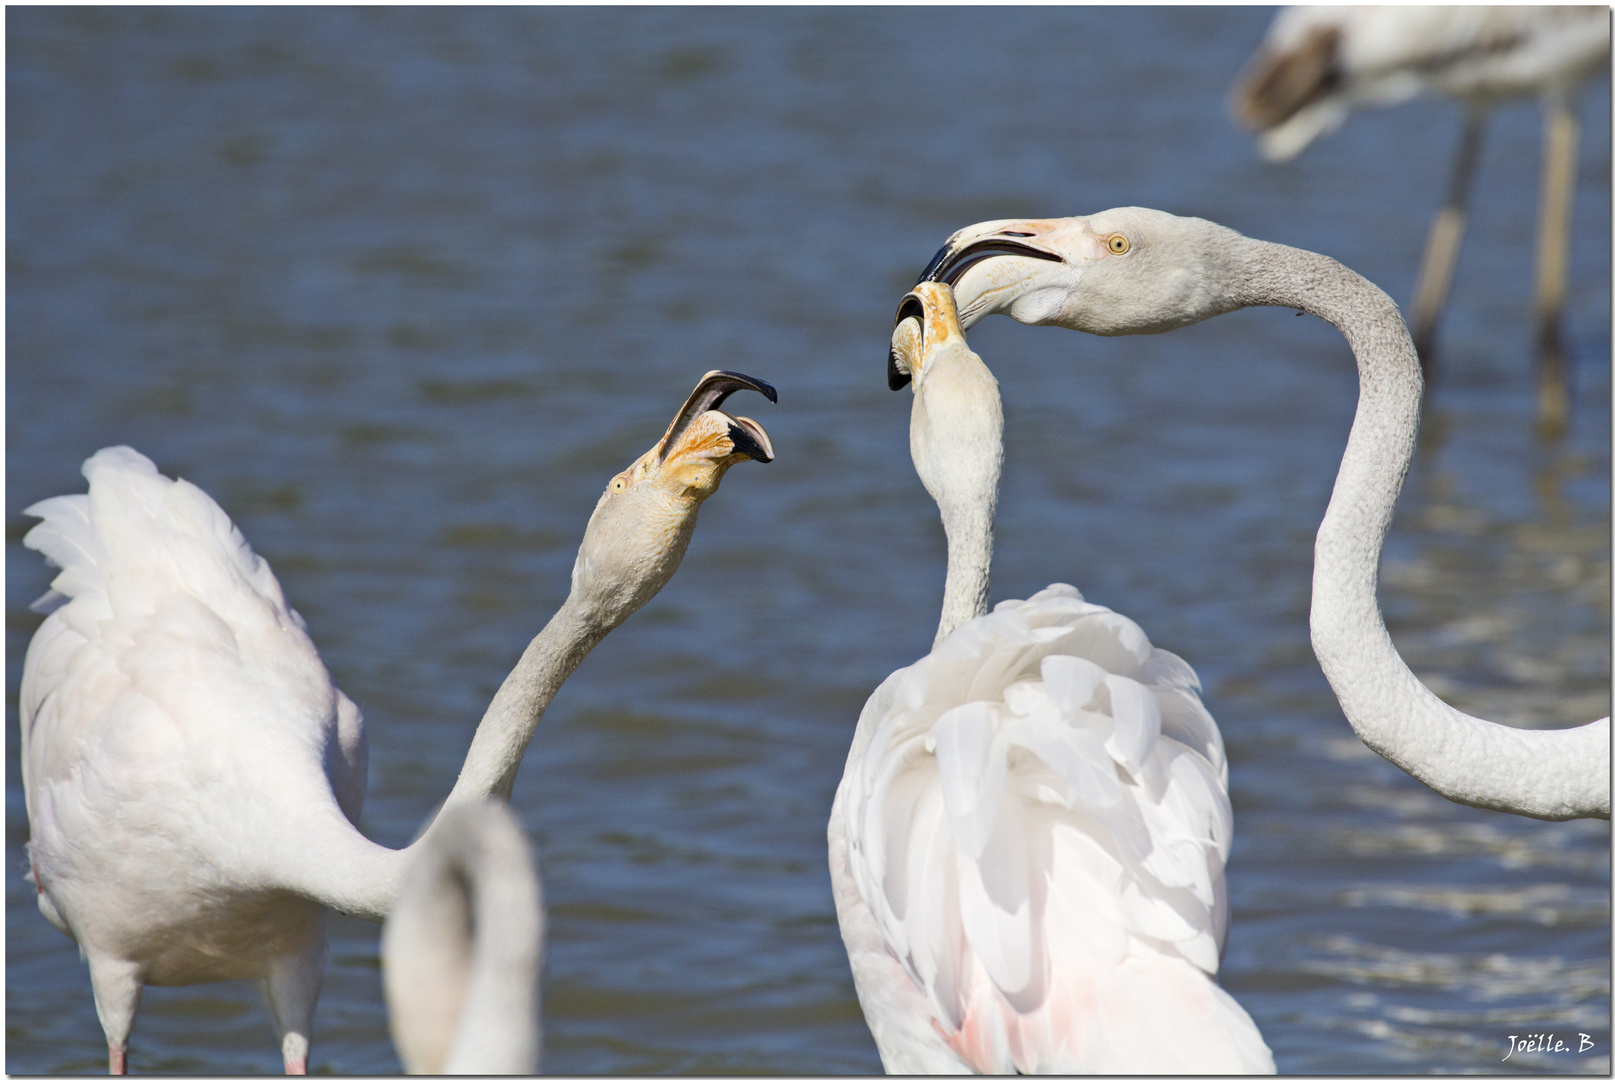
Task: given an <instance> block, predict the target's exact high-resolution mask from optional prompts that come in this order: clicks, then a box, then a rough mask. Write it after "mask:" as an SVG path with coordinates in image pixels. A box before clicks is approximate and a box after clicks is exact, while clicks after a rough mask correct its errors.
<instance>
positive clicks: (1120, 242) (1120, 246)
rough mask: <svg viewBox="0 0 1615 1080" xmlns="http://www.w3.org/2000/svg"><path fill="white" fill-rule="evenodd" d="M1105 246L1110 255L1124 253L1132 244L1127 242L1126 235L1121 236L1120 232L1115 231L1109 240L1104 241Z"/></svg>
mask: <svg viewBox="0 0 1615 1080" xmlns="http://www.w3.org/2000/svg"><path fill="white" fill-rule="evenodd" d="M1105 246H1106V247H1108V248H1109V249H1110V253H1111V254H1112V255H1126V254H1127V252H1128V250H1129V249H1130V248H1131V247H1132V246H1133V245H1132V244H1129V243H1128V242H1127V237H1125V236H1123V235H1122V234H1121V233H1117V234H1116V235H1114V236H1112V237H1111V238H1110V239H1109V240H1107V241H1105Z"/></svg>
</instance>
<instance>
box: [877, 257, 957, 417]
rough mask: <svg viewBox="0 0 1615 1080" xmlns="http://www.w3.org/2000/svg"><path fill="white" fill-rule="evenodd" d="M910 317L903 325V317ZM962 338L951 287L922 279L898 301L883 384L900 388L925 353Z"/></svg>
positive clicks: (910, 378)
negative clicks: (906, 323)
mask: <svg viewBox="0 0 1615 1080" xmlns="http://www.w3.org/2000/svg"><path fill="white" fill-rule="evenodd" d="M905 320H912V323H911V324H910V325H909V326H907V327H905V326H904V325H903V324H904V321H905ZM955 338H957V339H958V340H960V341H962V340H964V329H963V328H962V327H961V326H960V325H959V312H958V310H957V309H956V308H955V307H954V303H953V287H952V286H950V285H948V284H946V283H943V282H935V281H921V282H920V283H919V284H917V285H915V286H914V288H913V289H912V290H911V291H910V292H909V293H908V295H906V296H904V297H903V299H902V300H901V301H900V302H899V303H898V305H897V318H896V320H894V322H893V324H892V347H891V350H890V351H889V352H888V353H887V354H886V385H887V386H888V387H890V388H891V389H893V390H901V389H903V387H905V386H907V385H908V384H909V382H910V381H911V380H912V379H913V378H914V376H915V375H916V374H918V373H919V366H920V364H921V362H922V361H923V358H924V357H925V356H926V354H927V353H928V352H929V351H930V350H932V349H936V348H938V347H940V346H942V345H945V344H947V343H948V342H949V341H950V340H953V339H955Z"/></svg>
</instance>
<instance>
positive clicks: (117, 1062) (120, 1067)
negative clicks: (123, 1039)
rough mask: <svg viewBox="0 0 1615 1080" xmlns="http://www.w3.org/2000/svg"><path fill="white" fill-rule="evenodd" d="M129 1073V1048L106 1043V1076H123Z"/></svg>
mask: <svg viewBox="0 0 1615 1080" xmlns="http://www.w3.org/2000/svg"><path fill="white" fill-rule="evenodd" d="M128 1071H129V1048H128V1047H127V1046H113V1045H112V1044H111V1043H107V1074H108V1075H109V1076H123V1075H124V1074H125V1073H127V1072H128Z"/></svg>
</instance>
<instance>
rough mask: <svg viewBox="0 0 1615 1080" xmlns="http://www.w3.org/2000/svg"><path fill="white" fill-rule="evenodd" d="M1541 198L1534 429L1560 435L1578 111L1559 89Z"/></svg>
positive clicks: (1551, 99)
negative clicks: (1564, 331)
mask: <svg viewBox="0 0 1615 1080" xmlns="http://www.w3.org/2000/svg"><path fill="white" fill-rule="evenodd" d="M1543 107H1544V111H1545V112H1546V114H1547V115H1546V116H1545V117H1544V118H1543V128H1542V198H1541V201H1540V203H1539V204H1538V209H1537V249H1536V326H1537V430H1538V431H1540V432H1541V433H1542V434H1544V435H1546V436H1548V437H1550V438H1551V437H1556V436H1558V435H1560V434H1562V433H1563V431H1564V428H1565V423H1566V421H1567V420H1568V418H1569V414H1570V386H1569V379H1568V377H1567V375H1568V372H1567V370H1566V369H1567V367H1568V365H1567V363H1566V357H1565V347H1564V338H1563V333H1562V331H1561V329H1560V322H1561V319H1562V316H1563V313H1564V305H1565V292H1566V286H1567V282H1568V280H1569V277H1570V207H1571V203H1572V201H1573V200H1574V197H1575V186H1576V143H1577V140H1578V137H1579V135H1580V129H1579V124H1578V123H1577V121H1576V115H1575V113H1574V112H1572V111H1571V108H1570V101H1569V98H1568V96H1567V95H1565V94H1563V93H1553V94H1549V95H1548V96H1547V98H1546V99H1545V101H1544V103H1543Z"/></svg>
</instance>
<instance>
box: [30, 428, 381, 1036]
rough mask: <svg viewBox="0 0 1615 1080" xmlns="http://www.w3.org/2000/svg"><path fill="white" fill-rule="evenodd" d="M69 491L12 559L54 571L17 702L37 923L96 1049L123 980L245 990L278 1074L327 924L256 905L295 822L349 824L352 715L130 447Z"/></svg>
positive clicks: (226, 536)
mask: <svg viewBox="0 0 1615 1080" xmlns="http://www.w3.org/2000/svg"><path fill="white" fill-rule="evenodd" d="M84 475H85V477H86V478H87V479H88V480H89V481H90V491H89V493H88V494H87V495H66V496H60V497H57V498H53V499H48V500H45V501H44V502H41V503H38V504H36V505H34V506H32V507H30V508H29V510H28V511H27V512H28V513H30V514H34V515H37V516H40V517H42V518H43V519H44V520H43V521H42V522H41V524H39V525H37V526H35V527H34V529H33V530H32V531H30V532H29V534H28V536H27V537H26V539H25V541H24V542H25V543H26V545H27V546H28V547H31V548H34V549H35V550H38V551H40V552H42V553H44V554H45V555H46V556H47V557H48V558H50V559H51V561H53V562H55V563H56V564H57V565H58V566H60V567H61V568H62V571H61V573H60V574H59V575H57V577H56V579H55V581H54V582H53V594H52V595H51V596H50V597H48V598H47V599H55V598H60V599H62V600H65V603H62V604H61V606H59V607H57V608H56V609H55V610H54V611H53V612H52V613H51V614H50V615H49V617H47V618H46V620H45V622H44V624H43V625H41V627H40V628H39V630H38V632H37V633H36V634H35V636H34V639H33V641H32V642H31V644H30V646H29V649H28V655H27V659H26V661H25V662H24V667H23V677H22V689H21V695H20V699H21V701H20V710H19V712H20V715H21V722H22V742H21V750H22V768H23V786H24V791H25V795H26V799H27V804H28V815H29V821H30V824H31V832H32V839H31V840H30V842H29V845H28V857H29V863H30V866H31V876H32V878H33V882H34V884H35V886H36V888H37V889H38V891H39V906H40V910H41V911H42V912H44V914H45V916H46V918H48V919H49V920H50V921H51V922H52V923H53V924H54V925H55V926H57V927H58V928H59V929H61V930H63V931H64V932H67V933H69V934H71V935H72V936H73V937H74V938H76V939H77V941H78V942H79V945H80V947H81V948H82V949H83V952H84V955H85V958H86V959H87V960H88V962H89V965H90V972H91V979H92V982H93V983H94V986H95V989H96V1001H97V1009H98V1011H99V1012H100V1013H101V1018H102V1021H103V1023H104V1024H105V1025H106V1026H107V1028H108V1032H109V1037H110V1038H112V1039H113V1041H117V1038H116V1033H118V1032H122V1036H123V1039H124V1040H126V1039H127V1033H128V1029H129V1027H130V1025H131V1024H132V1023H133V1019H134V1011H135V1006H136V1005H137V1004H138V1000H139V993H140V986H141V985H142V984H145V983H150V984H153V985H159V986H177V985H186V984H190V983H197V982H209V981H214V980H219V979H237V978H248V977H252V978H259V979H262V980H265V992H266V996H268V998H269V1000H270V1004H271V1009H272V1011H273V1013H274V1014H275V1016H276V1020H277V1028H279V1029H281V1031H280V1033H281V1034H282V1037H283V1040H284V1041H285V1045H284V1046H283V1050H284V1052H285V1053H286V1055H287V1064H288V1066H289V1067H296V1066H298V1065H299V1064H300V1063H301V1061H302V1059H303V1058H304V1057H305V1056H306V1053H307V1042H306V1039H307V1034H308V1023H309V1020H310V1018H311V1016H312V1012H313V1006H314V1000H315V999H316V998H317V996H318V993H319V986H320V980H321V972H322V971H323V966H324V959H325V936H324V914H323V909H321V908H320V907H319V905H317V904H315V903H312V902H310V901H309V900H306V899H303V898H301V897H297V896H292V895H288V894H286V893H284V892H282V891H280V890H278V889H276V888H275V863H276V860H277V859H278V858H283V857H285V856H286V855H287V854H289V853H290V852H291V851H292V850H294V848H295V838H296V823H297V822H298V821H300V820H304V819H306V818H307V816H308V815H309V814H310V813H311V812H317V811H319V810H322V809H324V810H327V811H328V812H330V813H333V814H340V815H341V816H343V817H345V818H346V819H347V820H348V821H350V822H351V821H355V820H356V819H357V818H358V815H359V811H360V808H361V806H362V805H363V801H364V784H365V763H366V749H365V740H364V731H363V727H362V723H361V719H360V715H359V710H358V709H357V708H356V707H354V705H353V703H352V702H351V701H349V700H348V699H347V698H346V697H345V696H344V695H343V694H342V693H341V691H339V690H337V689H336V687H335V686H334V685H333V684H332V682H331V679H330V676H329V674H328V673H327V672H326V670H325V665H324V664H323V663H321V661H320V658H319V655H318V653H317V652H316V651H315V649H314V645H313V643H312V642H311V641H310V640H309V638H308V635H307V633H306V632H305V631H304V628H303V621H302V619H301V618H300V617H299V616H298V615H297V613H296V612H295V611H293V610H292V609H291V608H290V607H289V606H288V605H287V603H286V600H285V597H284V595H283V594H282V592H281V589H280V585H279V583H278V582H277V581H276V580H275V575H274V573H273V571H271V570H270V568H269V565H268V564H267V563H266V562H264V561H263V560H262V559H260V558H259V557H258V556H257V555H255V554H254V553H253V551H252V548H251V547H250V546H249V545H248V544H247V542H246V540H244V539H243V538H242V536H241V533H240V532H239V531H238V530H236V529H235V527H234V526H233V525H232V524H231V523H230V519H229V518H228V517H227V516H226V515H225V513H224V511H223V510H221V509H219V507H218V505H217V504H216V503H215V502H214V501H213V500H212V499H211V498H209V497H208V496H207V494H206V493H205V492H203V491H202V490H201V489H199V488H197V487H195V486H194V485H192V484H189V483H186V482H185V481H183V480H170V479H168V478H167V477H164V476H161V475H160V474H159V473H158V472H157V470H156V467H155V466H153V465H152V463H151V462H150V461H148V460H147V459H146V458H145V457H143V456H141V455H140V454H138V453H136V452H135V451H133V450H130V449H129V448H127V447H113V448H110V449H107V450H102V451H101V452H99V453H97V454H96V455H95V456H94V457H92V458H90V459H89V460H88V461H87V462H86V463H85V466H84ZM267 762H274V763H275V767H274V768H273V769H270V768H266V767H265V763H267ZM255 886H256V887H255Z"/></svg>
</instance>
